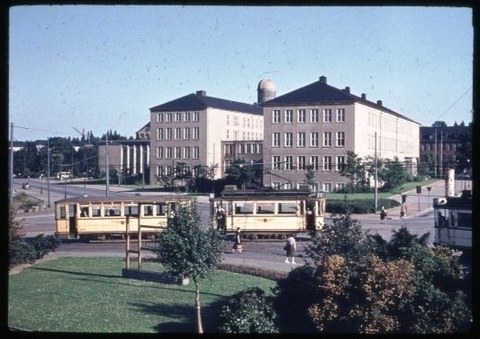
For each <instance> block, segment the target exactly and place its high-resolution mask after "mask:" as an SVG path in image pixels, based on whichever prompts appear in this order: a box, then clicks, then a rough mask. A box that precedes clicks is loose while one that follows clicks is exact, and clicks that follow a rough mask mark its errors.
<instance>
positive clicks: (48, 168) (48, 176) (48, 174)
mask: <svg viewBox="0 0 480 339" xmlns="http://www.w3.org/2000/svg"><path fill="white" fill-rule="evenodd" d="M47 191H48V203H47V207H48V208H50V138H48V139H47Z"/></svg>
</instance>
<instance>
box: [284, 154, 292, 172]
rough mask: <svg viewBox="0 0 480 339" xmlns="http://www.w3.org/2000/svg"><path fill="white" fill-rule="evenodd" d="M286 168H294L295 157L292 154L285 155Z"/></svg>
mask: <svg viewBox="0 0 480 339" xmlns="http://www.w3.org/2000/svg"><path fill="white" fill-rule="evenodd" d="M285 170H287V171H291V170H293V157H292V156H291V155H288V156H286V157H285Z"/></svg>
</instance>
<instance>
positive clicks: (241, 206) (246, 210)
mask: <svg viewBox="0 0 480 339" xmlns="http://www.w3.org/2000/svg"><path fill="white" fill-rule="evenodd" d="M233 206H234V210H235V214H253V208H254V204H253V202H236V203H234V204H233Z"/></svg>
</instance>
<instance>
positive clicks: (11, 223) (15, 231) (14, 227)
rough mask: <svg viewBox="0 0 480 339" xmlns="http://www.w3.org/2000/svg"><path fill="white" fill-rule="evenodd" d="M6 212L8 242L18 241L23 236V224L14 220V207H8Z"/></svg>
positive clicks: (15, 212)
mask: <svg viewBox="0 0 480 339" xmlns="http://www.w3.org/2000/svg"><path fill="white" fill-rule="evenodd" d="M8 212H9V213H8V241H9V242H12V241H20V240H22V239H23V237H24V236H25V230H24V229H23V224H22V222H21V221H19V220H17V219H15V216H16V214H17V211H16V209H15V207H13V206H9V209H8Z"/></svg>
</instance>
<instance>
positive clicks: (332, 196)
mask: <svg viewBox="0 0 480 339" xmlns="http://www.w3.org/2000/svg"><path fill="white" fill-rule="evenodd" d="M437 181H439V180H438V179H430V180H425V181H421V182H407V183H406V184H404V185H403V186H402V187H401V188H399V189H397V190H395V191H390V192H378V199H386V198H389V197H391V196H392V195H396V194H398V193H403V192H406V191H410V190H413V189H415V187H417V186H418V185H421V186H422V187H425V186H429V185H431V184H433V183H434V182H437ZM345 196H347V199H350V200H353V199H373V198H374V197H373V193H350V194H345V193H327V194H326V198H327V201H328V200H343V199H345Z"/></svg>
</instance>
